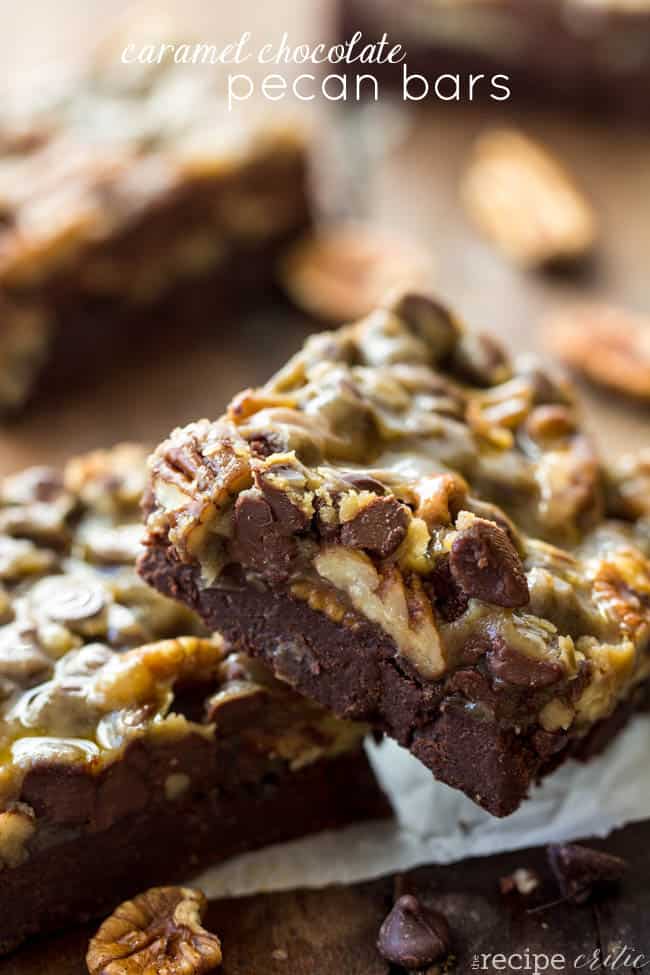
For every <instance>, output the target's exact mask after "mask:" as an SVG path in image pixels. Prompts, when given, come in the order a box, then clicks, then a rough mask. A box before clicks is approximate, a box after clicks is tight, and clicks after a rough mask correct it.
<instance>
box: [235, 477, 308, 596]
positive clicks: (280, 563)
mask: <svg viewBox="0 0 650 975" xmlns="http://www.w3.org/2000/svg"><path fill="white" fill-rule="evenodd" d="M294 553H295V542H294V540H293V538H292V537H291V536H290V535H286V534H284V533H283V531H282V529H281V527H280V523H279V522H278V521H277V519H276V518H275V516H274V514H273V510H272V508H271V505H270V504H269V502H268V501H267V500H266V499H265V498H263V497H262V495H261V494H259V493H258V492H257V491H254V490H250V491H243V492H242V493H241V494H240V495H239V497H238V498H237V502H236V504H235V518H234V532H233V554H234V556H235V558H236V559H237V561H239V562H241V564H242V565H244V566H246V567H247V568H250V569H254V570H255V571H257V572H260V573H261V574H262V575H265V576H266V577H267V578H268V579H269V580H270V581H271V582H282V581H284V580H285V579H286V577H287V573H288V569H289V564H290V562H291V559H292V557H293V555H294Z"/></svg>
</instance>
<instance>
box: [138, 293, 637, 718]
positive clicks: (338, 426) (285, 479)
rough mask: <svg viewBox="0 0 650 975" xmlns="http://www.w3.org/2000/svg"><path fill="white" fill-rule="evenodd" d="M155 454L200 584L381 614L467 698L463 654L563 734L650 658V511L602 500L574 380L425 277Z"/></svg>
mask: <svg viewBox="0 0 650 975" xmlns="http://www.w3.org/2000/svg"><path fill="white" fill-rule="evenodd" d="M150 470H151V485H150V494H149V500H148V519H147V537H146V545H147V547H148V549H149V551H150V552H152V553H155V552H157V551H158V552H159V551H161V550H163V551H164V552H165V558H166V559H167V562H168V564H169V565H170V568H169V572H170V573H172V574H173V572H174V571H176V569H175V567H176V568H177V569H178V572H179V573H181V571H182V567H183V566H189V567H190V568H191V570H192V571H193V573H194V575H193V577H192V578H193V580H194V581H193V583H192V586H193V588H192V589H191V593H189V595H188V592H187V591H186V592H185V598H186V599H187V601H188V602H189V603H190V604H191V605H194V606H199V607H200V606H206V607H207V606H209V601H210V595H209V594H210V592H212V591H214V592H215V593H216V592H217V591H219V590H222V591H224V592H225V591H226V590H228V588H231V589H232V591H233V595H232V597H228V599H227V600H226V601H229V603H230V604H231V605H232V606H235V605H236V601H237V593H238V592H241V591H242V587H244V588H246V587H250V590H251V592H253V591H257V592H259V591H264V590H265V589H266V590H270V591H271V592H275V593H278V594H283V595H286V596H289V597H290V598H292V599H294V600H302V601H304V602H305V603H307V604H308V605H309V607H311V609H312V610H314V611H316V612H317V613H318V614H323V615H325V616H327V617H328V619H329V620H330V621H333V622H335V623H336V624H340V625H341V626H343V627H349V628H352V629H354V627H357V626H359V625H360V622H364V623H370V624H372V625H373V626H375V627H377V628H378V629H379V631H380V632H381V633H382V634H383V637H382V638H384V639H387V640H388V641H392V645H394V647H395V648H396V654H397V658H396V660H397V665H398V666H399V667H400V668H402V669H403V670H404V671H405V672H406V673H407V674H412V675H414V677H415V679H416V680H417V681H424V682H440V683H439V684H438V686H439V688H440V690H441V693H442V692H444V693H450V694H453V696H454V697H455V698H457V697H460V696H461V695H464V696H467V695H468V694H469V696H470V698H471V696H472V695H471V693H470V691H468V684H467V681H466V680H465V678H463V681H464V683H463V681H461V679H460V677H458V678H457V676H456V675H457V673H458V672H459V671H462V673H463V674H467V673H468V671H467V669H466V668H468V667H471V668H476V669H477V673H476V680H478V681H480V682H482V684H481V686H484V687H485V688H489V687H490V686H491V687H492V688H493V689H494V690H495V691H496V692H497V693H495V694H494V695H492V696H491V697H490V694H491V692H490V693H488V691H487V690H486V691H485V694H483V698H484V700H483V702H482V706H485V705H486V701H485V697H486V695H487V697H490V701H489V708H490V709H492V710H495V711H496V713H497V715H498V716H500V717H499V720H501V719H503V720H504V721H506V723H507V722H508V721H509V722H510V726H511V727H516V728H517V729H521V728H522V727H526V726H528V727H531V728H532V727H533V726H534V725H535V724H536V723H537V725H538V726H539V727H540V728H541V729H542V730H543V731H544V733H550V734H555V733H558V734H564V733H566V732H567V731H569V730H571V731H575V732H576V733H580V732H581V731H584V730H585V729H586V728H587V727H588V726H589V725H590V724H591V723H592V722H594V721H596V720H598V719H600V718H602V717H605V716H607V715H608V714H609V713H610V712H611V711H612V709H613V708H614V707H615V706H616V704H617V702H618V701H619V700H620V699H621V698H623V697H625V696H626V695H627V694H628V692H629V691H630V688H631V687H633V686H635V685H636V684H637V683H639V682H641V681H642V680H644V679H645V678H646V677H647V676H648V675H649V674H650V657H649V655H648V653H647V647H648V636H649V634H650V561H648V548H647V546H646V542H645V537H644V532H643V530H642V529H641V527H640V526H639V525H637V524H636V523H634V522H631V521H628V523H627V524H626V525H622V524H618V525H616V524H614V523H612V522H609V521H604V520H603V519H604V514H605V504H606V497H607V492H606V490H605V488H606V480H607V479H606V477H605V474H604V471H603V468H602V466H601V464H600V462H599V458H598V456H597V454H596V453H595V450H594V448H593V446H592V444H591V441H590V440H589V438H588V437H587V436H586V435H585V434H584V433H583V432H582V431H581V429H580V426H579V420H578V416H577V413H576V410H575V407H574V405H573V401H572V397H571V393H570V391H569V390H568V389H567V388H565V387H564V386H562V385H560V384H558V383H557V382H556V381H555V380H553V379H551V378H550V377H549V376H547V375H546V374H545V373H543V372H542V371H540V370H539V369H537V368H535V367H533V366H531V365H523V366H521V367H516V366H514V365H512V364H511V363H510V361H509V360H508V358H507V356H506V355H505V353H504V352H503V350H502V349H501V347H500V346H499V345H498V344H497V343H496V342H494V341H493V340H492V339H489V338H487V337H484V336H480V335H477V334H475V333H472V332H468V331H466V330H465V329H464V327H463V326H462V325H461V324H460V323H459V322H458V321H457V320H456V319H455V318H454V317H453V316H452V315H450V314H449V313H448V312H447V311H446V310H445V309H444V308H442V307H441V306H440V305H439V304H437V303H436V302H434V301H432V300H430V299H428V298H425V297H424V296H421V295H415V294H407V295H404V296H401V297H400V298H398V299H397V300H394V301H392V302H390V303H388V304H387V305H386V306H385V307H383V308H379V309H378V310H377V311H376V312H374V313H373V314H372V315H370V316H369V317H368V318H366V319H365V320H363V321H361V322H359V323H357V324H355V325H351V326H347V327H345V328H343V329H341V330H340V331H338V332H327V333H322V334H319V335H315V336H312V337H311V338H310V339H309V340H308V341H307V342H306V344H305V346H304V348H303V349H302V351H300V352H299V353H298V354H297V355H296V356H295V357H294V358H293V359H292V360H291V361H290V362H289V363H288V365H287V366H286V367H285V368H284V369H282V370H281V371H280V372H279V373H278V374H276V376H274V377H273V378H272V379H271V380H270V381H269V382H268V383H267V384H266V385H265V386H263V387H261V388H260V389H257V390H248V391H245V392H244V393H242V394H241V395H239V396H237V397H236V398H235V399H234V400H233V402H232V403H231V404H230V406H229V408H228V411H227V413H226V414H225V415H224V416H223V417H221V418H220V419H219V420H217V421H215V422H209V421H208V420H201V421H198V422H196V423H193V424H190V425H189V426H187V427H185V428H184V429H178V430H176V431H174V432H173V433H172V435H171V436H170V438H169V439H168V440H167V441H165V442H164V443H163V444H162V445H161V446H160V447H159V448H158V450H157V451H156V452H155V453H154V455H153V456H152V458H151V460H150ZM558 546H562V547H558ZM644 546H646V547H645V548H644ZM148 559H150V560H149V561H148ZM153 559H154V556H151V557H149V556H144V557H143V562H142V569H143V572H144V575H145V577H146V578H148V579H149V581H151V582H152V583H153V584H154V585H156V584H158V583H159V576H158V575H157V572H158V570H157V569H156V568H155V566H154V562H153ZM178 578H179V579H180V575H179V577H178ZM184 578H185V577H184ZM161 589H163V591H167V592H172V591H173V587H172V589H170V588H169V587H168V588H167V589H165V587H164V585H161ZM175 592H176V594H180V595H181V597H182V596H183V582H182V580H181V581H180V582H179V584H178V586H177V588H176V590H175ZM202 593H204V594H205V599H204V598H203V596H202ZM224 598H225V597H224ZM208 615H209V613H208ZM221 622H223V624H224V625H227V624H228V622H229V619H226V618H225V617H223V620H222V621H221ZM221 622H220V624H219V625H221ZM248 642H249V643H250V638H248ZM280 653H281V648H280V647H278V649H277V654H278V655H279V654H280ZM305 666H307V665H305ZM314 666H316V665H314ZM463 668H465V669H463ZM443 681H445V682H447V683H446V684H443V683H442V682H443ZM454 681H456V683H455V684H454ZM472 681H474V682H475V680H474V677H472ZM450 682H451V683H450ZM472 686H473V685H472ZM504 687H505V688H507V689H508V695H506V698H503V697H501V696H500V695H499V693H498V692H499V691H500V689H502V688H504ZM517 700H518V701H519V703H518V704H517V703H516V701H517ZM504 701H505V702H506V703H505V704H504ZM513 702H514V703H513ZM508 708H510V709H511V711H510V712H508ZM506 712H508V713H507V714H506ZM517 733H519V731H518V732H517Z"/></svg>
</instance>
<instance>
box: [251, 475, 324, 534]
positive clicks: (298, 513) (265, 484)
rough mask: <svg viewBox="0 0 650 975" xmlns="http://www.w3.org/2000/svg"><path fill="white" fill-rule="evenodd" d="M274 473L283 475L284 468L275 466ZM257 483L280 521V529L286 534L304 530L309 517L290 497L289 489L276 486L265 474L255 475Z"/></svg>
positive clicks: (276, 518) (275, 516)
mask: <svg viewBox="0 0 650 975" xmlns="http://www.w3.org/2000/svg"><path fill="white" fill-rule="evenodd" d="M274 473H275V474H276V475H279V476H281V474H282V470H281V469H280V468H275V469H274ZM255 483H256V484H257V486H258V487H259V489H260V491H261V492H262V494H263V495H264V497H265V499H266V501H267V502H268V503H269V506H270V508H271V511H272V512H273V517H274V518H275V520H276V521H277V522H278V525H279V527H280V530H281V531H282V533H283V534H285V535H292V534H293V533H294V532H299V531H303V530H304V529H305V528H306V527H307V525H308V524H309V521H310V519H309V517H308V516H307V515H306V514H305V512H304V511H303V510H302V509H301V508H299V507H298V505H297V504H294V502H293V501H292V500H291V498H290V497H289V495H288V493H287V491H283V490H282V488H279V487H276V486H275V484H273V483H272V482H271V479H270V478H269V477H268V476H265V475H264V474H258V475H256V477H255Z"/></svg>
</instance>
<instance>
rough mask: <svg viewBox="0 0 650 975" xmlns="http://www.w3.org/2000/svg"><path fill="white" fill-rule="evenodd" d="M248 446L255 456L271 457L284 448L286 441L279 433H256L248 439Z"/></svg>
mask: <svg viewBox="0 0 650 975" xmlns="http://www.w3.org/2000/svg"><path fill="white" fill-rule="evenodd" d="M248 446H249V447H250V449H251V453H253V454H254V455H255V456H256V457H271V456H272V455H273V454H281V453H282V452H283V451H284V450H286V443H285V441H284V440H283V438H282V437H281V436H280V434H279V433H257V434H256V435H255V436H254V437H252V438H251V439H250V440H249V441H248Z"/></svg>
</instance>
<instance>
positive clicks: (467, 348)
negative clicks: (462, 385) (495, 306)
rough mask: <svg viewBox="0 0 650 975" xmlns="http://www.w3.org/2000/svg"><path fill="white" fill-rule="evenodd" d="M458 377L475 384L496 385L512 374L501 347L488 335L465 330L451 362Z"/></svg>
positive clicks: (508, 361)
mask: <svg viewBox="0 0 650 975" xmlns="http://www.w3.org/2000/svg"><path fill="white" fill-rule="evenodd" d="M451 367H452V369H453V371H454V372H455V373H456V375H457V376H459V378H460V379H463V380H465V381H466V382H469V383H472V384H473V385H475V386H496V385H498V384H499V383H503V382H506V381H507V380H508V379H510V377H511V375H512V368H511V366H510V360H509V359H508V356H507V354H506V352H505V350H504V349H503V347H502V346H501V345H500V344H499V343H498V342H497V341H496V340H495V339H493V338H492V337H491V336H490V335H486V334H484V333H482V332H466V333H465V334H464V335H463V337H462V338H461V340H460V342H459V343H458V344H457V346H456V348H455V350H454V356H453V361H452V363H451Z"/></svg>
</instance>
